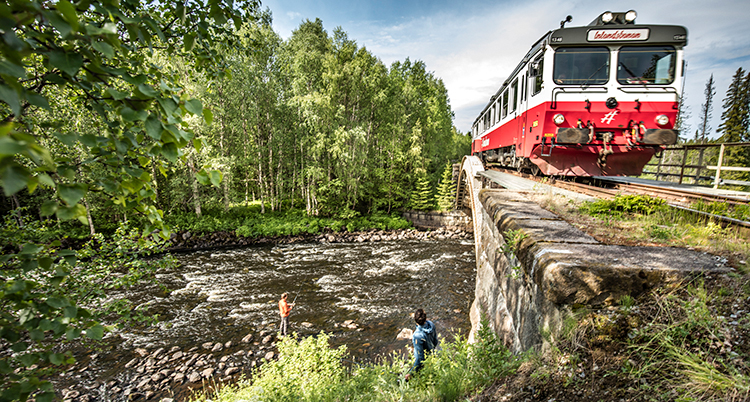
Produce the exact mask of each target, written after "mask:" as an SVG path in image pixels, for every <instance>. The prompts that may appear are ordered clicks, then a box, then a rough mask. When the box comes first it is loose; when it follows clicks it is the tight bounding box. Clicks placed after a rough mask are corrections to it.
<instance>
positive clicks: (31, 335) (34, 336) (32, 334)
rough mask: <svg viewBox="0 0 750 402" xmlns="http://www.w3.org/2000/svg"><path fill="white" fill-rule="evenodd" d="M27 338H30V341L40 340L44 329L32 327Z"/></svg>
mask: <svg viewBox="0 0 750 402" xmlns="http://www.w3.org/2000/svg"><path fill="white" fill-rule="evenodd" d="M29 338H31V340H32V341H41V340H42V339H44V331H40V330H38V329H32V330H31V331H29Z"/></svg>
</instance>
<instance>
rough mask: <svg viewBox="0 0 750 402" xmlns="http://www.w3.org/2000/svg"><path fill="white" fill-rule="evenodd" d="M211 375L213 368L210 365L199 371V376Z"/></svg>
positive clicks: (206, 376)
mask: <svg viewBox="0 0 750 402" xmlns="http://www.w3.org/2000/svg"><path fill="white" fill-rule="evenodd" d="M212 375H214V369H213V368H211V367H209V368H207V369H205V370H203V371H202V372H201V376H203V378H208V377H211V376H212Z"/></svg>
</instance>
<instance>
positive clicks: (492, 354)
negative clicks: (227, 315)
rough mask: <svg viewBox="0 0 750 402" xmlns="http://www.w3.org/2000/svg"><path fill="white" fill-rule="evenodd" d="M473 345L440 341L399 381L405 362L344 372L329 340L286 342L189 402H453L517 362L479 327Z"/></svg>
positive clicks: (341, 355)
mask: <svg viewBox="0 0 750 402" xmlns="http://www.w3.org/2000/svg"><path fill="white" fill-rule="evenodd" d="M482 328H483V329H480V331H479V335H478V341H477V342H476V343H474V344H469V343H468V341H467V340H466V339H465V338H463V337H461V336H460V335H458V336H456V337H455V338H454V339H453V340H452V341H446V340H445V339H442V340H441V343H440V347H439V349H438V350H437V351H435V352H433V353H432V354H430V355H429V356H428V358H427V359H426V361H425V363H424V367H423V369H422V370H421V371H420V372H419V373H418V374H417V375H416V376H414V377H413V378H412V379H411V380H410V381H408V382H406V381H404V380H403V378H404V375H405V374H406V372H407V371H408V370H409V367H410V366H411V360H410V358H409V357H406V356H403V355H401V354H398V353H394V354H392V355H391V356H388V357H387V358H384V359H382V361H381V362H379V363H374V364H367V365H357V364H356V363H354V364H353V365H350V366H351V367H349V368H347V364H346V363H347V362H351V361H350V360H348V354H347V352H346V349H345V347H343V346H342V347H340V348H338V349H331V348H330V347H329V346H328V339H329V336H328V335H327V334H325V333H320V334H319V335H318V336H315V337H308V338H304V339H298V338H297V337H296V336H291V337H286V338H283V339H282V340H281V342H280V343H279V344H278V345H277V346H278V349H279V358H278V360H274V361H270V362H267V363H266V364H263V365H262V366H260V368H259V369H258V370H257V371H256V372H255V373H254V374H253V376H252V379H250V380H244V381H241V382H239V383H237V384H234V385H230V386H226V387H223V388H221V389H219V390H218V391H212V392H208V393H202V394H198V395H196V397H195V398H194V399H193V401H194V402H199V401H200V402H204V401H209V400H210V401H212V402H229V401H256V400H257V401H261V400H262V401H269V402H271V401H365V402H367V401H414V402H420V401H456V400H460V399H461V398H463V397H465V396H468V395H471V394H474V393H477V392H479V391H481V390H482V389H483V388H484V387H485V386H487V385H488V384H490V383H492V382H493V381H495V380H496V379H497V378H499V377H503V376H506V375H509V374H512V373H513V372H514V371H515V370H516V368H517V367H518V365H519V364H520V360H519V359H517V358H515V357H514V356H512V355H511V353H510V352H508V350H507V349H506V348H505V347H504V346H503V345H502V343H501V341H500V340H499V339H498V338H497V336H496V335H495V334H494V332H492V331H491V330H490V329H489V327H488V326H487V325H486V322H485V323H483V326H482Z"/></svg>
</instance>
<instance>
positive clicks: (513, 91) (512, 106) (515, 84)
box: [510, 79, 518, 113]
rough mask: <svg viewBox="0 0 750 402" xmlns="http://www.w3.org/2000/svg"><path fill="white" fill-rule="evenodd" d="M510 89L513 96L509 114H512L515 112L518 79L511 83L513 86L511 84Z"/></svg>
mask: <svg viewBox="0 0 750 402" xmlns="http://www.w3.org/2000/svg"><path fill="white" fill-rule="evenodd" d="M510 87H511V92H512V94H513V99H512V100H511V102H510V112H511V113H513V112H515V111H516V104H518V102H517V99H518V79H516V80H515V81H513V84H511V85H510Z"/></svg>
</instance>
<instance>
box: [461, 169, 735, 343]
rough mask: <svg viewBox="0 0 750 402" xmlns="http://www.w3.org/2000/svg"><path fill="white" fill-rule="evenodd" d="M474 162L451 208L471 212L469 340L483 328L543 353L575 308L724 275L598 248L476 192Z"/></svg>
mask: <svg viewBox="0 0 750 402" xmlns="http://www.w3.org/2000/svg"><path fill="white" fill-rule="evenodd" d="M483 171H484V168H483V167H482V163H481V161H479V159H478V158H476V157H473V156H467V157H464V159H463V161H462V163H461V168H460V173H459V175H458V178H459V180H458V187H457V191H456V205H457V208H459V209H460V208H470V209H471V216H472V221H473V222H472V224H473V228H474V241H475V251H476V264H477V276H476V289H475V295H474V302H473V303H472V306H471V312H470V315H471V322H472V330H471V334H470V340H473V339H474V337H475V335H476V333H477V330H478V328H479V325H480V323H481V322H483V321H484V320H486V323H487V324H488V325H489V326H490V327H491V328H492V329H493V330H494V331H495V332H496V333H497V334H498V335H499V336H500V337H501V339H503V340H504V341H505V343H506V345H508V346H509V347H510V349H511V350H512V351H513V352H515V353H519V352H523V351H525V350H528V349H531V348H542V349H544V348H545V347H546V346H549V342H551V341H554V340H555V339H556V337H557V336H558V334H559V333H560V331H561V330H562V325H563V320H564V318H565V317H566V315H568V314H570V313H571V312H572V309H573V307H574V306H592V307H595V306H602V305H605V304H610V303H617V302H619V301H620V299H621V297H622V296H624V295H631V296H637V295H638V294H641V293H643V292H645V291H647V290H649V289H651V288H653V287H655V286H658V285H660V284H663V283H667V282H674V281H679V280H681V279H683V278H685V277H686V276H687V275H691V274H694V273H697V272H701V271H705V270H716V269H725V268H724V267H723V266H720V265H721V264H720V263H719V262H718V260H717V259H716V258H715V257H714V256H711V255H709V254H705V253H700V252H695V251H689V250H685V249H679V248H672V247H627V246H612V245H606V244H602V243H600V242H598V241H597V240H596V239H594V238H592V237H591V236H589V235H587V234H585V233H584V232H582V231H580V230H579V229H577V228H575V227H573V226H571V225H569V224H568V223H567V222H565V221H564V220H562V219H561V218H560V217H558V216H557V215H555V214H553V213H551V212H549V211H547V210H545V209H543V208H542V207H541V206H539V205H538V204H537V203H536V202H534V201H532V200H530V199H529V198H528V197H527V196H526V195H527V194H528V193H524V192H520V191H513V190H507V189H489V188H483V187H484V183H485V182H486V180H484V179H483V176H482V172H483Z"/></svg>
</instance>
